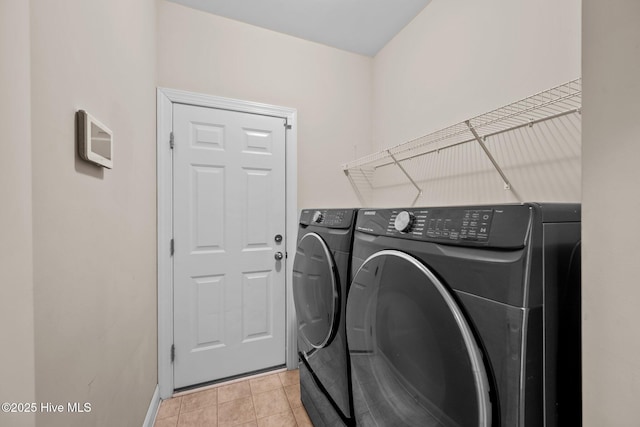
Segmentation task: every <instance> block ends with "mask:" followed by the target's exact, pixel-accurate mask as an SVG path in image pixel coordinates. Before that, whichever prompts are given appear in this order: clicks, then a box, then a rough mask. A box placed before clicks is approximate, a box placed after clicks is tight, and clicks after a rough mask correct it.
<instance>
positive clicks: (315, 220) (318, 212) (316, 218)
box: [311, 211, 324, 223]
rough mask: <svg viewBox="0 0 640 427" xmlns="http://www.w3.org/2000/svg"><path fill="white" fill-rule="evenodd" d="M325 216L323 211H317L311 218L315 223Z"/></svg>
mask: <svg viewBox="0 0 640 427" xmlns="http://www.w3.org/2000/svg"><path fill="white" fill-rule="evenodd" d="M323 218H324V215H322V212H320V211H315V212H314V213H313V218H312V219H311V221H313V222H315V223H321V222H322V219H323Z"/></svg>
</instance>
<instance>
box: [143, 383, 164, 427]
mask: <svg viewBox="0 0 640 427" xmlns="http://www.w3.org/2000/svg"><path fill="white" fill-rule="evenodd" d="M159 407H160V389H159V388H158V385H157V384H156V389H155V390H154V391H153V397H152V398H151V403H149V409H147V416H146V417H144V424H142V427H153V424H154V423H155V422H156V415H157V414H158V408H159Z"/></svg>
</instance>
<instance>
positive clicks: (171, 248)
mask: <svg viewBox="0 0 640 427" xmlns="http://www.w3.org/2000/svg"><path fill="white" fill-rule="evenodd" d="M174 251H175V245H174V244H173V239H171V243H170V244H169V252H170V254H171V256H173V252H174Z"/></svg>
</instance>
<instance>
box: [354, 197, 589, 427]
mask: <svg viewBox="0 0 640 427" xmlns="http://www.w3.org/2000/svg"><path fill="white" fill-rule="evenodd" d="M352 269H353V279H352V283H351V287H350V291H349V295H348V298H347V311H346V326H347V343H348V348H349V353H350V358H351V364H352V383H353V386H352V392H353V400H354V413H355V417H356V421H357V424H358V425H362V426H412V427H413V426H423V427H426V426H446V427H449V426H457V427H537V426H546V427H556V426H560V427H567V426H579V425H581V373H580V370H581V363H580V360H581V357H580V356H581V351H580V205H576V204H537V203H525V204H517V205H495V206H463V207H439V208H410V209H364V210H361V211H360V212H359V213H358V220H357V223H356V230H355V232H354V245H353V261H352Z"/></svg>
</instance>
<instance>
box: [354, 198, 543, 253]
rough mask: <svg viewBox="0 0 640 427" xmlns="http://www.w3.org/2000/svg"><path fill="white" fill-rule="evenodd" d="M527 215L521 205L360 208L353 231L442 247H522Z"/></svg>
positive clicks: (528, 215)
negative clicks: (432, 243)
mask: <svg viewBox="0 0 640 427" xmlns="http://www.w3.org/2000/svg"><path fill="white" fill-rule="evenodd" d="M530 215H531V212H530V209H529V208H528V207H527V206H523V205H514V206H500V207H498V206H469V207H441V208H426V207H425V208H405V209H402V208H399V209H363V210H361V211H360V212H359V214H358V221H357V224H356V231H360V232H364V233H369V234H375V235H380V236H389V237H399V238H403V239H411V240H420V241H432V242H437V243H444V244H455V245H469V246H489V245H491V246H497V247H522V246H523V245H524V241H525V239H526V234H527V230H528V227H529V219H530Z"/></svg>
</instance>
